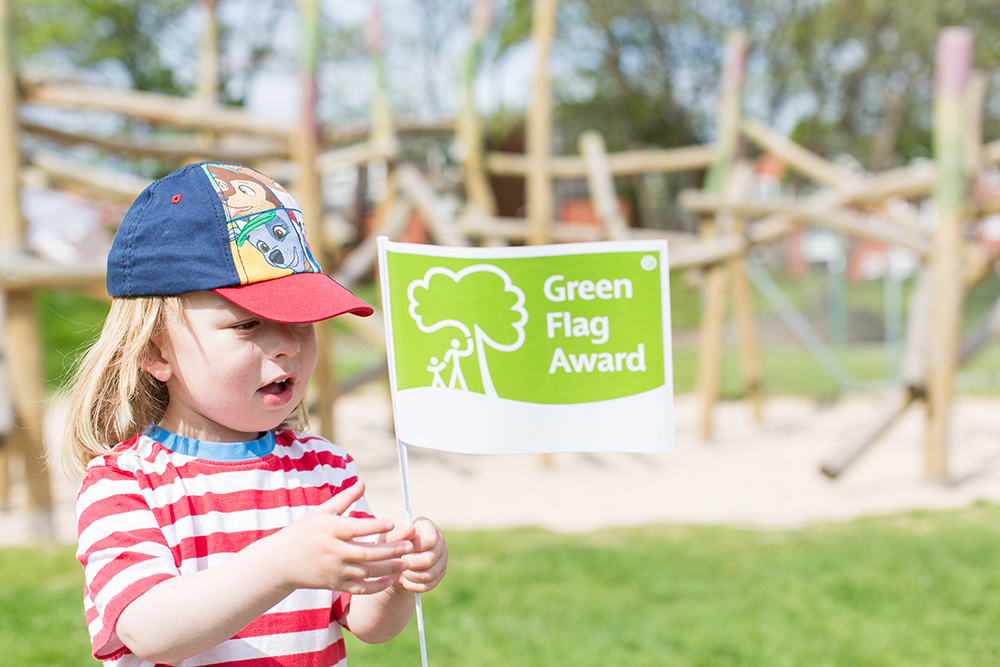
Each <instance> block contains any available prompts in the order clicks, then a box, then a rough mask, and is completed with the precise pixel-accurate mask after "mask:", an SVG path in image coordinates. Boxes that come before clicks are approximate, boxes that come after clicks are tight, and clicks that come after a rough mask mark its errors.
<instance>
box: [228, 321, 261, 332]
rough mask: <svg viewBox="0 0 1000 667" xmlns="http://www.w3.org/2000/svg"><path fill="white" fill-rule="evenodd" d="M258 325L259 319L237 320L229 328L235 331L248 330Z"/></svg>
mask: <svg viewBox="0 0 1000 667" xmlns="http://www.w3.org/2000/svg"><path fill="white" fill-rule="evenodd" d="M259 325H260V320H246V321H245V322H237V323H236V324H234V325H233V326H231V327H230V328H231V329H235V330H236V331H250V330H251V329H253V328H254V327H257V326H259Z"/></svg>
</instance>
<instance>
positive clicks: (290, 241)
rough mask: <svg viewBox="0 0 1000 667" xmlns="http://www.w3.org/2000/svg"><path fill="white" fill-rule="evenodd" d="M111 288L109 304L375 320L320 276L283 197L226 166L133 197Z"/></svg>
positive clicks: (262, 179) (117, 245)
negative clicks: (207, 302)
mask: <svg viewBox="0 0 1000 667" xmlns="http://www.w3.org/2000/svg"><path fill="white" fill-rule="evenodd" d="M107 283H108V294H110V295H111V296H113V297H120V296H152V295H169V294H185V293H188V292H203V291H213V292H215V293H217V294H218V295H220V296H222V297H223V298H225V299H227V300H229V301H230V302H232V303H234V304H236V305H237V306H240V307H241V308H243V309H245V310H248V311H250V312H251V313H253V314H254V315H259V316H260V317H263V318H266V319H269V320H274V321H276V322H286V323H305V322H317V321H319V320H325V319H327V318H330V317H335V316H337V315H342V314H344V313H352V314H354V315H360V316H362V317H367V316H369V315H371V314H372V313H373V312H374V311H373V309H372V307H371V306H369V305H368V304H366V303H365V302H364V301H362V300H361V299H359V298H358V297H356V296H354V294H352V293H351V292H350V290H348V289H347V288H345V287H343V286H342V285H340V284H339V283H337V282H336V281H335V280H334V279H333V278H331V277H330V276H328V275H326V274H325V273H323V272H322V269H320V266H319V263H318V262H317V261H316V259H315V257H313V254H312V252H311V251H310V249H309V241H308V239H307V238H306V230H305V224H304V220H303V217H302V211H301V209H300V208H299V206H298V204H296V203H295V200H294V199H293V198H292V196H291V195H290V194H289V193H288V191H287V190H285V189H284V188H283V187H281V186H280V185H278V184H277V183H276V182H274V181H273V180H272V179H271V178H269V177H267V176H265V175H264V174H262V173H260V172H258V171H256V170H254V169H251V168H250V167H246V166H243V165H239V164H230V163H223V162H201V163H198V164H191V165H187V166H185V167H182V168H181V169H178V170H177V171H175V172H173V173H172V174H170V175H168V176H165V177H163V178H161V179H160V180H158V181H156V182H154V183H152V184H151V185H149V186H148V187H147V188H146V189H145V190H143V191H142V192H141V193H140V194H139V196H138V197H136V199H135V201H134V202H132V206H131V207H130V208H129V210H128V212H127V213H126V214H125V218H124V219H123V220H122V224H121V226H120V227H119V228H118V232H117V233H116V234H115V238H114V241H113V243H112V245H111V251H110V253H109V254H108V272H107Z"/></svg>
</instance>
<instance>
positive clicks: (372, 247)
mask: <svg viewBox="0 0 1000 667" xmlns="http://www.w3.org/2000/svg"><path fill="white" fill-rule="evenodd" d="M412 212H413V208H412V207H411V206H410V204H409V203H408V202H406V201H404V200H402V199H398V198H397V199H395V200H394V201H393V202H392V205H391V206H390V207H389V209H388V210H387V211H386V213H385V215H384V216H383V218H382V224H381V225H379V227H378V229H377V230H376V231H375V232H373V233H371V234H369V235H368V236H366V237H365V240H364V241H362V242H361V243H360V244H358V246H357V247H355V248H354V250H352V251H351V252H350V254H349V255H347V256H346V257H345V258H344V259H343V260H342V261H341V262H340V266H338V267H337V270H336V272H334V274H333V279H334V280H336V281H337V282H338V283H340V284H341V285H343V286H344V287H346V288H348V289H350V288H351V287H352V286H353V285H354V284H356V283H357V282H358V281H359V280H360V279H361V278H362V276H364V275H365V274H366V273H368V271H370V270H371V269H372V267H374V266H375V262H376V260H377V259H378V242H377V239H378V237H379V236H386V237H388V238H389V239H390V240H393V241H396V240H398V239H399V237H400V236H402V235H403V232H405V231H406V226H407V224H409V222H410V215H411V213H412Z"/></svg>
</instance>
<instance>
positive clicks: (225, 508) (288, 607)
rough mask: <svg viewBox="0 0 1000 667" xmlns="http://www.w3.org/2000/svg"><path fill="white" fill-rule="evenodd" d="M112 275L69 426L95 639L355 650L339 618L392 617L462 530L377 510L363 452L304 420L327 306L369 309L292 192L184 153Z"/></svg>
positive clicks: (124, 658)
mask: <svg viewBox="0 0 1000 667" xmlns="http://www.w3.org/2000/svg"><path fill="white" fill-rule="evenodd" d="M265 190H266V192H265ZM107 280H108V293H109V294H111V296H113V297H115V298H114V300H113V301H112V305H111V311H110V313H109V315H108V319H107V321H106V322H105V325H104V329H103V331H102V332H101V336H100V338H99V340H98V341H97V343H95V345H94V346H93V348H91V350H90V351H89V352H88V353H87V355H86V356H85V357H84V359H83V361H82V363H81V365H80V368H79V370H78V371H77V375H76V378H75V381H74V386H73V390H72V394H71V405H70V413H69V421H68V423H69V430H68V434H69V442H70V447H68V448H67V452H68V453H67V457H68V461H69V463H70V464H71V465H73V466H75V467H76V468H77V469H81V468H83V466H86V475H85V477H84V479H83V484H82V485H81V488H80V492H79V496H78V500H77V516H78V530H79V541H80V544H79V550H78V553H77V557H78V558H79V560H80V562H81V563H82V564H83V567H84V571H85V573H86V588H85V591H84V602H85V607H86V617H87V624H88V628H89V630H90V634H91V638H92V643H93V652H94V656H95V657H96V658H98V659H99V660H104V661H106V662H110V663H113V664H116V665H120V666H125V665H129V666H131V665H147V664H157V663H169V664H185V665H187V664H190V665H195V664H197V665H215V664H226V665H275V666H277V665H344V664H346V658H345V652H344V641H343V637H342V635H341V630H340V627H341V626H344V627H347V628H349V629H350V630H351V631H352V632H354V634H355V635H357V636H358V637H359V638H361V639H362V640H363V641H367V642H383V641H387V640H389V639H391V638H392V637H394V636H395V635H396V634H398V633H399V631H400V630H401V629H402V628H403V627H404V626H405V625H406V624H407V622H408V621H409V619H410V616H411V615H412V612H413V608H414V598H413V594H414V593H420V592H425V591H429V590H431V589H433V588H434V587H435V586H437V584H438V582H440V581H441V578H442V577H443V576H444V572H445V567H446V563H447V557H448V552H447V547H446V546H445V542H444V538H443V536H442V535H441V532H440V530H439V529H438V528H437V526H435V525H434V524H433V523H432V522H430V521H429V520H427V519H424V518H420V519H418V520H416V521H415V522H414V524H413V525H412V526H405V525H395V524H394V523H393V522H391V521H386V520H382V519H376V518H374V517H373V516H372V515H371V514H370V513H369V511H368V506H367V504H366V502H365V499H364V497H363V493H364V485H363V484H362V483H361V482H360V481H358V477H357V471H356V467H355V464H354V462H353V460H352V459H351V458H350V457H349V456H348V455H347V453H346V452H345V451H344V450H342V449H341V448H339V447H337V446H336V445H333V444H331V443H329V442H327V441H326V440H323V439H322V438H318V437H316V436H311V435H304V434H301V433H300V431H301V430H302V429H303V428H304V418H305V411H304V409H303V406H302V399H303V396H304V394H305V391H306V386H307V385H308V383H309V378H310V376H311V375H312V372H313V369H314V367H315V365H316V357H317V350H316V339H315V334H314V331H313V324H312V323H313V322H317V321H320V320H323V319H327V318H330V317H334V316H336V315H340V314H343V313H352V314H355V315H360V316H362V317H365V316H368V315H371V314H372V312H373V311H372V308H371V307H369V306H368V305H366V304H365V303H364V302H362V301H361V300H359V299H358V298H356V297H355V296H354V295H353V294H351V293H350V292H349V291H347V290H346V289H344V288H343V287H341V286H340V285H338V284H337V283H336V282H334V281H333V280H332V279H331V278H329V277H328V276H326V275H325V274H323V273H320V272H319V269H318V266H317V265H316V262H315V259H314V258H313V257H312V254H311V253H310V252H309V245H308V242H307V241H306V236H305V229H304V225H303V220H302V214H301V212H300V211H299V209H298V208H297V206H296V205H295V202H294V201H293V200H292V198H291V197H290V195H289V194H288V193H287V192H286V191H285V190H284V189H282V188H281V187H280V186H278V185H277V184H276V183H275V182H274V181H272V180H271V179H269V178H267V177H266V176H264V175H263V174H260V173H258V172H256V171H254V170H252V169H249V168H248V167H244V166H240V165H228V164H218V163H212V164H208V163H203V164H195V165H189V166H187V167H184V168H182V169H180V170H178V171H176V172H174V173H173V174H170V175H169V176H167V177H165V178H163V179H161V180H159V181H157V182H155V183H153V184H152V185H150V186H149V187H148V188H146V190H144V191H143V192H142V194H140V195H139V197H138V198H137V199H136V200H135V202H134V203H133V204H132V207H131V208H130V209H129V211H128V213H127V214H126V215H125V219H124V220H123V222H122V225H121V228H120V229H119V230H118V233H117V235H116V236H115V240H114V244H113V246H112V248H111V252H110V254H109V256H108V278H107ZM352 596H353V597H352ZM189 659H190V662H188V660H189Z"/></svg>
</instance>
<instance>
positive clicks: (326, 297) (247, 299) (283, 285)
mask: <svg viewBox="0 0 1000 667" xmlns="http://www.w3.org/2000/svg"><path fill="white" fill-rule="evenodd" d="M212 291H213V292H215V293H216V294H218V295H219V296H221V297H222V298H224V299H226V300H227V301H229V302H231V303H234V304H236V305H237V306H239V307H240V308H243V309H244V310H248V311H250V312H251V313H253V314H254V315H259V316H260V317H263V318H265V319H268V320H272V321H274V322H285V323H287V324H304V323H306V322H319V321H320V320H325V319H329V318H331V317H336V316H337V315H343V314H344V313H351V314H352V315H359V316H361V317H368V316H369V315H371V314H372V313H374V312H375V310H374V309H373V308H372V307H371V306H369V305H368V304H367V303H365V302H364V301H362V300H361V299H359V298H358V297H356V296H354V295H353V294H352V293H351V292H350V290H348V289H347V288H346V287H343V286H342V285H340V284H339V283H338V282H337V281H335V280H334V279H333V278H331V277H330V276H328V275H326V274H325V273H295V274H292V275H290V276H285V277H283V278H275V279H274V280H265V281H263V282H259V283H251V284H250V285H240V286H239V287H220V288H218V289H215V290H212Z"/></svg>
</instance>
